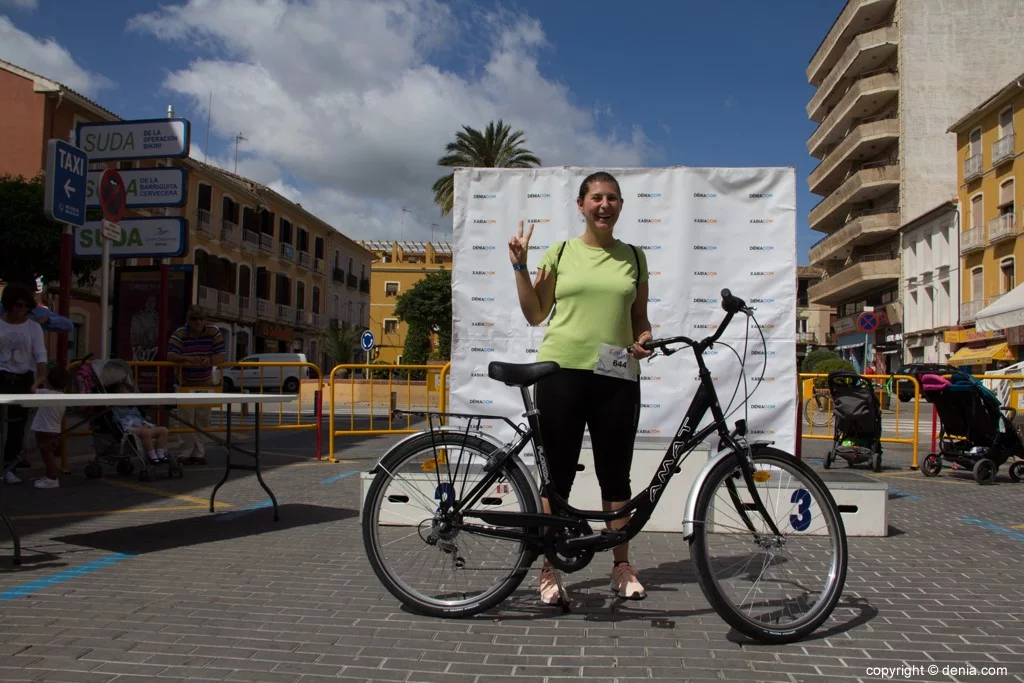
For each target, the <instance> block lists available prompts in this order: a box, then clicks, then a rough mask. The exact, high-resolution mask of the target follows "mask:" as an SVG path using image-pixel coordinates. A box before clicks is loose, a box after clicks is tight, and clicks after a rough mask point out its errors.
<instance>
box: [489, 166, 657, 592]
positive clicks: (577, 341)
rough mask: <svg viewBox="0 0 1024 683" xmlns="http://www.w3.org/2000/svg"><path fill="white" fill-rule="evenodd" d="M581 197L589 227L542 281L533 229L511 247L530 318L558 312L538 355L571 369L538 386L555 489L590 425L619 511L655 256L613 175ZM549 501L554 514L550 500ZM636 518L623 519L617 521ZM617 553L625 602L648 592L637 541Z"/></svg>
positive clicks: (550, 253) (614, 580)
mask: <svg viewBox="0 0 1024 683" xmlns="http://www.w3.org/2000/svg"><path fill="white" fill-rule="evenodd" d="M576 203H577V207H578V209H579V211H580V213H581V214H582V215H583V218H584V221H585V223H586V229H585V230H584V232H583V234H582V235H580V236H579V237H576V238H574V239H571V240H568V241H565V242H561V243H557V244H553V245H552V246H551V247H550V248H549V249H548V250H547V252H546V253H545V254H544V256H543V258H542V259H541V262H540V264H539V265H538V270H537V277H536V280H535V281H534V282H530V276H529V270H528V264H527V261H526V257H527V254H528V253H529V245H530V237H531V236H532V235H533V226H532V225H531V226H530V229H529V232H528V233H526V234H525V235H524V234H523V222H522V221H520V222H519V233H518V234H517V235H516V236H514V237H512V238H511V239H510V240H509V242H508V252H509V258H510V259H511V261H512V269H513V270H514V271H515V279H516V290H517V292H518V295H519V306H520V308H521V309H522V312H523V315H524V317H525V318H526V320H527V322H528V323H530V324H531V325H539V324H540V323H542V322H543V321H544V320H545V319H546V318H547V317H548V315H549V314H551V320H550V321H549V323H548V327H547V329H546V330H545V332H544V340H543V342H542V343H541V345H540V349H539V350H538V352H537V361H538V362H539V361H555V362H557V363H558V364H559V366H560V368H561V369H560V370H559V371H558V372H557V373H556V374H554V375H550V376H548V377H545V378H544V379H542V380H540V382H538V383H537V388H536V397H537V398H536V401H537V410H538V411H539V412H540V431H541V439H542V440H543V442H544V449H545V454H546V456H547V462H548V469H549V470H550V474H551V484H552V487H553V488H554V492H555V493H556V494H557V495H558V496H559V497H561V498H562V499H564V500H568V499H569V492H570V490H571V489H572V484H573V480H574V478H575V476H576V465H577V463H578V462H579V457H580V449H581V446H582V443H583V431H584V428H586V429H588V430H589V432H590V437H591V441H592V448H593V453H594V469H595V470H596V474H597V479H598V483H599V484H600V487H601V500H602V506H603V509H604V510H605V511H612V510H618V509H621V508H622V507H624V506H625V505H626V503H627V502H628V501H629V500H630V498H631V496H632V493H631V491H630V485H629V483H630V482H629V473H630V466H631V464H632V460H633V442H634V439H635V438H636V430H637V425H638V423H639V418H640V382H639V363H638V361H639V359H641V358H646V357H647V356H650V355H651V352H650V351H648V350H646V349H644V348H643V347H642V346H641V343H642V342H644V341H647V340H650V339H651V323H650V321H649V320H648V318H647V296H648V284H647V279H648V272H647V260H646V258H645V257H644V254H643V252H642V251H640V250H638V249H637V248H636V247H634V246H632V245H630V244H626V243H625V242H622V241H621V240H619V239H617V238H616V237H615V235H614V234H613V230H614V228H615V223H616V222H617V221H618V219H619V213H620V212H621V211H622V192H621V190H620V189H619V183H618V181H617V180H616V179H615V178H614V177H613V176H612V175H610V174H608V173H604V172H601V173H594V174H592V175H590V176H588V177H587V178H586V179H584V181H583V183H582V185H581V186H580V192H579V196H578V197H577V201H576ZM556 303H557V306H556ZM552 310H555V313H552ZM545 493H547V492H545ZM542 502H543V504H544V511H545V512H550V510H551V506H550V504H549V502H548V499H547V497H546V496H545V497H544V498H543V499H542ZM627 522H628V518H623V519H619V520H614V521H612V522H609V523H608V526H610V527H612V528H620V527H622V526H624V525H625V524H626V523H627ZM613 556H614V562H613V565H612V572H611V588H612V590H613V591H615V592H617V593H618V594H619V595H620V596H622V597H625V598H630V599H641V598H644V597H646V592H645V591H644V587H643V585H641V583H640V581H639V576H638V575H637V572H636V569H635V568H634V567H633V565H632V564H630V562H629V544H628V543H624V544H622V545H620V546H618V547H616V548H615V549H614V550H613ZM544 564H545V567H544V569H543V571H541V577H540V598H541V601H542V602H543V603H545V604H553V603H556V602H557V601H558V599H559V590H558V581H557V577H556V576H555V573H554V570H552V569H551V568H550V566H548V563H547V560H545V563H544Z"/></svg>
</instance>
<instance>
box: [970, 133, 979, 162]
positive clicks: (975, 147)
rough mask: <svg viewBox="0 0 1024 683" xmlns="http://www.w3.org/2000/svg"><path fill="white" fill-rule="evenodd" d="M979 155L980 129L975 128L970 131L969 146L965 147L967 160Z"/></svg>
mask: <svg viewBox="0 0 1024 683" xmlns="http://www.w3.org/2000/svg"><path fill="white" fill-rule="evenodd" d="M976 154H981V128H975V129H974V130H972V131H971V138H970V144H969V145H968V146H967V158H968V159H970V158H971V157H973V156H975V155H976Z"/></svg>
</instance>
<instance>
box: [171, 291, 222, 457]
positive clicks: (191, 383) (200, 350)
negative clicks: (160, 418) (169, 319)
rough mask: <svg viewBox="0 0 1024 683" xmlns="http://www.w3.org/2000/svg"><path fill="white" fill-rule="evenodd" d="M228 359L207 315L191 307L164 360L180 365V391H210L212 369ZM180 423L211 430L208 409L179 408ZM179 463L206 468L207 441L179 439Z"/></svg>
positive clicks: (188, 435)
mask: <svg viewBox="0 0 1024 683" xmlns="http://www.w3.org/2000/svg"><path fill="white" fill-rule="evenodd" d="M226 358H227V355H226V353H225V346H224V336H223V335H222V334H221V332H220V329H219V328H218V327H217V326H216V325H210V324H209V323H207V321H206V312H205V311H204V310H203V309H202V307H200V306H190V307H189V309H188V314H187V318H186V321H185V324H184V325H182V326H181V327H179V328H178V329H176V330H175V331H174V333H173V334H172V335H171V339H170V341H169V342H168V343H167V360H169V361H171V362H174V363H181V364H182V367H181V369H180V375H179V382H178V386H179V390H185V391H188V390H189V389H199V388H206V389H211V388H212V387H213V366H215V365H217V364H218V363H223V362H224V361H225V360H226ZM177 410H178V416H179V417H181V419H183V420H185V421H187V422H189V423H191V424H194V425H195V426H196V427H199V428H200V429H209V427H210V409H209V408H204V407H181V408H178V409H177ZM180 436H181V445H180V452H179V453H178V459H179V460H180V461H181V462H183V463H185V464H189V465H205V464H206V447H205V442H206V438H205V437H204V436H203V435H202V434H198V433H196V432H195V431H192V430H189V431H185V432H183V433H182V434H181V435H180Z"/></svg>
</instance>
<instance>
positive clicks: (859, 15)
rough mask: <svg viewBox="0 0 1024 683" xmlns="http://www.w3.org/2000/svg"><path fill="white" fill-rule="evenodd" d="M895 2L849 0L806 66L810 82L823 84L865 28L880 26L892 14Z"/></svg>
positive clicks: (889, 0)
mask: <svg viewBox="0 0 1024 683" xmlns="http://www.w3.org/2000/svg"><path fill="white" fill-rule="evenodd" d="M895 4H896V0H849V2H847V3H846V6H845V7H844V8H843V11H842V12H840V13H839V16H838V17H837V18H836V20H835V22H834V23H833V24H832V28H830V29H829V31H828V34H827V35H826V36H825V39H824V40H823V41H821V45H819V46H818V49H817V50H815V51H814V56H813V57H811V62H810V64H808V65H807V72H806V74H807V81H808V82H809V83H811V84H820V83H822V82H824V80H825V77H826V76H827V75H828V73H829V71H831V70H832V68H833V67H834V66H835V65H836V63H838V62H839V61H840V60H841V59H842V54H843V50H845V49H846V46H847V45H848V44H849V42H850V41H851V40H852V39H853V37H854V36H855V35H857V34H858V33H861V32H862V31H863V29H862V28H861V27H862V26H871V27H874V26H877V25H878V24H879V23H880V22H882V21H884V20H885V19H886V17H888V16H889V13H890V12H891V11H892V8H893V6H894V5H895Z"/></svg>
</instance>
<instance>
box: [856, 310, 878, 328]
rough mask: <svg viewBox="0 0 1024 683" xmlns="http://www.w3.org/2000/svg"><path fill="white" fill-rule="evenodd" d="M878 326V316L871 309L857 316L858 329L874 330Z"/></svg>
mask: <svg viewBox="0 0 1024 683" xmlns="http://www.w3.org/2000/svg"><path fill="white" fill-rule="evenodd" d="M877 327H878V316H876V315H875V314H874V313H872V312H870V311H865V312H863V313H861V314H860V315H859V316H857V329H858V330H860V331H861V332H874V331H875V328H877Z"/></svg>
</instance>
